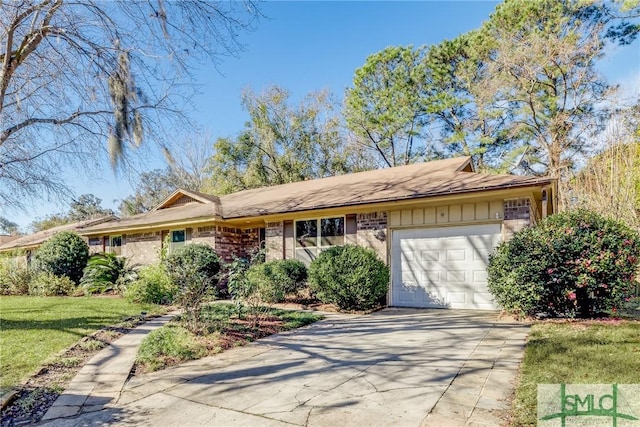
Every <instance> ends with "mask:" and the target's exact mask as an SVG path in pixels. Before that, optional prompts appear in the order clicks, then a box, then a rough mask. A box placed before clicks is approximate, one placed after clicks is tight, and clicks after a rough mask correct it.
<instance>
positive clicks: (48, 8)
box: [0, 0, 258, 206]
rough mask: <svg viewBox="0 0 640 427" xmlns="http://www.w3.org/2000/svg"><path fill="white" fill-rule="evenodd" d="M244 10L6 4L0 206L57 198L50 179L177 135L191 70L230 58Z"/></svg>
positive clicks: (159, 0)
mask: <svg viewBox="0 0 640 427" xmlns="http://www.w3.org/2000/svg"><path fill="white" fill-rule="evenodd" d="M257 17H258V12H257V9H256V8H255V7H254V4H253V2H252V1H251V0H247V1H245V2H233V1H228V2H210V1H189V2H186V1H176V2H173V1H171V2H165V1H163V0H146V1H124V0H123V1H109V2H106V1H92V0H78V1H74V2H67V1H65V0H40V1H36V0H13V1H11V0H10V1H5V2H3V3H2V7H1V8H0V45H1V46H0V203H2V204H5V205H9V206H19V205H20V204H21V201H22V200H24V198H25V197H35V196H38V195H46V196H50V195H54V194H59V193H60V192H63V191H64V190H65V180H64V179H62V177H61V176H60V170H61V169H63V167H64V166H68V165H69V163H73V162H75V163H76V164H77V165H78V168H77V169H78V170H82V169H87V166H88V165H91V164H92V162H93V164H98V163H99V162H100V161H101V160H103V159H104V158H105V157H107V156H108V158H109V159H110V161H111V164H112V166H113V167H114V168H116V167H118V166H123V161H124V162H126V160H127V157H126V154H127V152H128V151H129V150H131V149H135V148H136V147H138V146H139V145H140V144H141V143H142V141H143V139H144V140H152V141H154V142H156V143H158V144H160V145H163V144H166V145H169V142H168V138H167V137H166V135H170V134H171V132H170V130H171V129H172V128H174V127H175V126H176V125H178V124H180V125H181V126H184V124H185V123H186V116H185V115H184V114H183V113H184V112H185V111H186V109H187V108H188V105H189V98H190V96H191V94H192V92H193V91H194V85H193V79H192V71H193V69H194V66H195V65H197V64H198V63H201V62H202V61H205V60H206V61H213V63H214V64H217V63H218V61H220V60H221V58H222V57H223V56H225V55H230V54H235V53H236V52H238V51H239V49H240V47H241V46H240V45H239V43H238V40H237V34H238V33H239V31H241V30H245V29H249V28H250V27H251V25H252V24H253V22H254V20H255V19H256V18H257Z"/></svg>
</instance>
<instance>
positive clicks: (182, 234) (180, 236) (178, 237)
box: [169, 230, 187, 251]
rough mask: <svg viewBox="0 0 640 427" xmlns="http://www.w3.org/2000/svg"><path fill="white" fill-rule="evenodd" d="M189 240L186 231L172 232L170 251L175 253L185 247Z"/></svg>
mask: <svg viewBox="0 0 640 427" xmlns="http://www.w3.org/2000/svg"><path fill="white" fill-rule="evenodd" d="M186 240H187V232H186V230H171V245H170V246H169V248H170V251H173V250H175V249H177V248H179V247H181V246H184V245H185V242H186Z"/></svg>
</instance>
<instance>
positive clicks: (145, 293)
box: [125, 264, 178, 304]
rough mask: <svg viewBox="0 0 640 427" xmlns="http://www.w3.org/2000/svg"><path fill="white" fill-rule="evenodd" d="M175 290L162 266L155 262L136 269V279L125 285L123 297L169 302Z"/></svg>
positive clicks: (149, 301) (160, 302) (141, 301)
mask: <svg viewBox="0 0 640 427" xmlns="http://www.w3.org/2000/svg"><path fill="white" fill-rule="evenodd" d="M177 291H178V290H177V287H176V286H175V285H174V283H173V282H172V281H171V279H170V278H169V276H168V275H167V272H166V271H165V269H164V267H163V266H162V265H161V264H155V265H147V266H144V267H142V268H141V269H140V270H138V279H137V280H136V281H134V282H133V283H132V284H131V285H129V286H128V287H127V290H126V291H125V297H126V298H127V299H129V300H131V301H133V302H137V303H150V304H170V303H172V302H173V299H174V297H175V295H176V293H177Z"/></svg>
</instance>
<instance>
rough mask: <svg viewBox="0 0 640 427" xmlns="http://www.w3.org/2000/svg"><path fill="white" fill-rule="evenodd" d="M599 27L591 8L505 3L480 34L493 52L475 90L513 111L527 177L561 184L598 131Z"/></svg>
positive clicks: (601, 83)
mask: <svg viewBox="0 0 640 427" xmlns="http://www.w3.org/2000/svg"><path fill="white" fill-rule="evenodd" d="M604 27H605V19H604V17H603V14H602V10H601V9H600V8H599V7H598V5H589V4H587V5H584V4H582V3H580V2H576V1H572V0H564V1H557V0H507V1H505V2H504V3H502V4H500V5H499V6H498V7H497V8H496V10H495V12H494V13H493V14H492V16H491V18H490V19H489V21H487V22H486V23H485V25H484V26H483V28H482V31H483V32H484V33H485V35H486V37H489V38H491V39H492V40H493V42H494V48H493V51H492V52H491V54H490V58H491V59H490V61H488V62H487V64H486V67H487V69H488V72H487V73H486V75H485V76H484V77H483V78H482V80H481V81H480V84H481V85H482V87H483V88H484V90H487V91H489V92H490V93H493V94H495V95H494V96H495V97H496V99H498V100H500V101H502V102H504V103H507V104H508V105H509V106H510V108H511V109H512V112H513V114H514V117H513V119H512V120H511V121H510V123H509V129H510V133H511V134H512V135H515V136H517V139H516V140H514V147H513V148H516V149H517V148H518V147H526V157H525V159H526V162H527V163H528V165H529V167H530V170H531V171H532V172H534V173H540V174H546V175H549V176H552V177H554V178H561V177H566V174H567V171H569V170H570V169H571V168H573V167H574V164H575V160H576V158H577V156H579V155H581V154H584V153H585V152H588V151H589V150H590V149H591V148H592V147H591V146H590V142H591V141H592V139H593V137H594V135H595V134H597V133H598V132H600V131H602V129H603V124H604V120H605V119H606V118H607V117H608V111H607V110H606V108H605V107H604V105H603V104H602V102H603V101H604V100H605V98H606V96H607V95H608V94H609V92H610V90H611V88H610V86H609V85H608V84H607V82H606V80H605V79H604V77H602V76H601V75H599V74H598V72H597V70H596V61H597V60H598V59H599V58H600V57H601V56H602V55H603V48H604V42H603V39H602V32H603V29H604ZM561 202H562V200H561Z"/></svg>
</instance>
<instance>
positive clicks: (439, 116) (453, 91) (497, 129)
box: [423, 31, 512, 170]
mask: <svg viewBox="0 0 640 427" xmlns="http://www.w3.org/2000/svg"><path fill="white" fill-rule="evenodd" d="M491 47H492V40H491V39H489V38H487V37H485V36H484V35H483V34H482V33H481V32H480V31H471V32H469V33H466V34H462V35H460V36H458V37H457V38H455V39H453V40H444V41H442V42H441V43H439V44H437V45H433V46H430V47H429V49H428V51H427V54H426V56H425V59H424V61H425V69H426V78H427V81H426V85H427V91H426V92H427V97H426V98H425V99H424V101H423V102H424V109H425V111H426V112H427V113H428V114H430V115H431V116H432V123H433V126H434V127H435V128H437V129H439V130H440V134H439V139H437V141H438V144H439V146H440V147H441V150H442V153H443V154H444V155H445V156H447V157H448V156H455V155H465V156H473V157H474V160H475V163H476V166H477V168H478V169H479V170H487V169H491V168H495V167H498V165H499V164H500V163H501V159H500V158H499V157H500V153H501V151H502V150H503V149H504V147H505V146H506V145H508V144H509V142H510V135H509V134H508V131H507V127H506V125H507V123H508V122H509V120H510V119H511V117H512V115H511V113H510V110H509V109H508V108H504V105H502V104H501V103H499V102H498V101H497V100H496V99H495V97H494V96H493V94H492V93H489V92H488V91H486V90H484V88H483V86H482V84H481V80H482V79H483V78H484V77H485V75H486V67H485V63H486V61H487V60H488V59H489V53H490V52H491Z"/></svg>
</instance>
